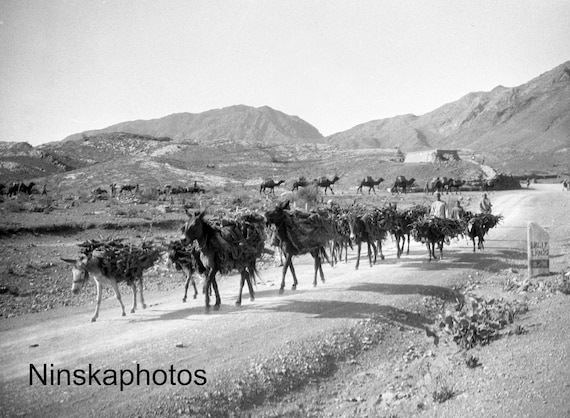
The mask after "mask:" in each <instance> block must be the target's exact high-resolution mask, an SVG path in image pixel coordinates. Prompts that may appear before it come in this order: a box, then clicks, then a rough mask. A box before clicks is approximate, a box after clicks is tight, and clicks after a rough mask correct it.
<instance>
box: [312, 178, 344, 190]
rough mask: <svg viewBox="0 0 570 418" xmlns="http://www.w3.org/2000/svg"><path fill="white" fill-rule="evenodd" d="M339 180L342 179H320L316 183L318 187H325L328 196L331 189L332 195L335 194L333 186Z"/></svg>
mask: <svg viewBox="0 0 570 418" xmlns="http://www.w3.org/2000/svg"><path fill="white" fill-rule="evenodd" d="M339 180H340V177H339V176H336V175H335V176H334V178H333V179H332V180H329V179H328V178H327V177H319V178H318V179H316V180H315V181H314V182H315V184H316V185H317V187H324V188H325V194H327V189H330V191H331V194H334V192H333V189H332V186H333V184H335V183H336V182H337V181H339Z"/></svg>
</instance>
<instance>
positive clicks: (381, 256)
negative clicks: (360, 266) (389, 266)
mask: <svg viewBox="0 0 570 418" xmlns="http://www.w3.org/2000/svg"><path fill="white" fill-rule="evenodd" d="M378 252H379V253H380V260H384V253H383V252H382V241H381V240H378ZM374 264H376V257H374Z"/></svg>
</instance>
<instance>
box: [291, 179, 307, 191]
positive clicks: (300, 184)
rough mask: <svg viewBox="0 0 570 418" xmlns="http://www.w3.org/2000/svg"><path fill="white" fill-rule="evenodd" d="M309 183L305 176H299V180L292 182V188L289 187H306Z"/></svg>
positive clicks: (295, 188)
mask: <svg viewBox="0 0 570 418" xmlns="http://www.w3.org/2000/svg"><path fill="white" fill-rule="evenodd" d="M309 184H311V183H309V182H308V181H307V179H306V178H305V177H299V180H295V181H294V182H293V189H291V191H292V192H294V191H296V190H299V187H307V186H308V185H309Z"/></svg>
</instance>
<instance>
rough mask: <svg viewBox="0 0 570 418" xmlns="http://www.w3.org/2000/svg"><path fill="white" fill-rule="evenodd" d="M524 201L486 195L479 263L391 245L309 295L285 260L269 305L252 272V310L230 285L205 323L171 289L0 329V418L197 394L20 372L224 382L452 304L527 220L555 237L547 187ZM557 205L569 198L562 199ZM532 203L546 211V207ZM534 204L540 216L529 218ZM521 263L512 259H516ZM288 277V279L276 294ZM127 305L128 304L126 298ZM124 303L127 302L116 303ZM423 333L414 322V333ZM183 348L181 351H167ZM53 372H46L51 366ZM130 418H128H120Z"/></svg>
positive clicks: (78, 412)
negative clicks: (236, 373) (332, 335)
mask: <svg viewBox="0 0 570 418" xmlns="http://www.w3.org/2000/svg"><path fill="white" fill-rule="evenodd" d="M540 186H541V187H537V188H534V189H531V190H529V191H526V190H520V191H512V192H497V193H493V194H492V195H491V199H492V200H493V204H494V208H495V211H496V212H497V213H502V214H503V215H504V216H505V219H504V221H503V223H502V225H501V226H500V227H498V228H497V229H496V230H492V231H491V233H490V235H489V238H488V240H487V247H486V252H485V253H476V254H473V253H472V251H471V246H470V244H467V243H466V242H465V240H461V241H458V242H454V243H452V245H451V246H450V247H446V248H445V249H444V260H442V261H439V262H433V263H428V262H427V261H426V260H427V251H426V249H425V247H424V246H423V245H420V244H418V243H414V244H412V251H411V254H410V255H409V256H405V257H403V258H402V259H400V260H397V259H396V257H395V254H394V250H393V249H392V246H389V248H390V249H389V250H388V251H386V253H385V254H386V260H385V261H383V262H381V263H380V265H376V266H373V267H369V266H368V265H367V264H366V262H365V261H364V260H361V267H360V269H359V270H358V271H355V269H354V254H352V257H351V258H352V260H349V263H348V264H342V263H341V264H339V265H337V266H336V267H335V268H331V267H330V266H325V276H326V278H327V283H325V284H321V283H319V285H318V287H317V288H312V286H311V281H312V274H313V272H312V260H311V259H310V258H309V257H302V258H300V259H298V260H297V261H296V267H297V274H298V277H299V279H300V285H299V287H298V290H297V291H295V292H293V291H291V290H286V292H285V294H284V295H281V296H280V295H278V292H277V288H278V282H279V280H280V275H281V273H280V269H279V268H270V269H268V270H265V271H263V272H262V277H263V280H264V281H265V283H266V285H265V286H263V285H260V286H259V287H258V289H257V295H256V296H257V299H256V300H255V302H254V303H250V302H248V301H247V300H245V301H244V304H243V306H242V307H241V308H236V307H234V306H233V301H234V300H235V296H236V295H237V283H238V278H237V276H230V277H228V278H226V279H224V280H223V281H222V284H221V290H222V308H221V310H220V311H218V312H212V313H210V314H205V313H204V308H203V301H202V299H201V298H200V299H198V300H195V301H190V302H189V303H187V304H183V303H182V302H181V298H182V289H180V291H179V292H176V293H172V294H160V293H155V294H149V295H147V297H146V299H147V303H149V304H150V306H149V308H148V309H146V310H144V311H139V312H137V313H136V314H128V315H127V316H126V317H120V316H119V308H118V307H117V302H116V301H115V300H113V299H110V300H106V301H105V302H104V304H103V307H102V310H101V312H100V315H99V320H98V322H96V323H91V322H89V319H90V317H91V314H92V310H93V305H90V306H86V307H81V308H65V309H61V310H59V311H55V312H51V313H45V314H37V315H30V316H27V317H26V318H24V319H19V318H14V319H10V320H6V321H3V322H2V323H0V364H1V365H2V367H1V368H0V385H1V393H0V403H1V404H2V405H5V409H4V410H3V411H2V412H0V414H2V415H5V416H9V415H11V414H12V413H13V412H15V411H18V412H22V411H23V412H26V413H28V414H31V415H34V416H38V415H41V416H54V417H55V416H78V417H87V416H107V415H113V414H119V411H121V412H120V414H122V415H125V416H126V415H137V411H138V412H140V411H144V410H145V408H146V406H148V405H153V403H154V402H155V401H156V400H157V399H159V398H160V397H164V396H173V394H175V393H176V392H178V391H180V392H182V391H183V392H185V393H188V392H189V391H196V392H197V391H201V390H203V389H202V388H200V387H196V386H193V385H192V386H189V387H184V388H181V387H180V386H170V385H164V386H158V387H157V386H155V387H150V388H149V387H146V386H131V387H128V388H125V390H124V391H123V392H120V391H119V388H116V387H108V388H105V387H99V386H85V385H84V386H71V387H68V386H65V385H64V386H57V385H55V386H54V385H47V386H42V385H40V384H39V383H38V382H37V381H36V382H35V384H34V385H32V386H31V385H30V382H29V380H30V364H34V365H35V366H36V367H37V368H39V367H42V366H43V365H44V364H45V365H47V366H46V367H47V368H48V369H50V368H51V367H53V368H55V369H62V368H65V369H69V370H76V369H80V370H86V369H87V367H88V366H89V365H92V367H93V368H101V369H113V370H117V371H118V370H121V369H128V368H133V367H134V364H139V365H140V367H142V368H145V369H148V370H156V369H162V370H168V368H169V367H171V366H173V367H174V368H176V369H177V370H180V369H182V368H185V369H190V370H195V369H204V370H206V372H207V376H208V377H209V378H214V377H219V376H223V375H224V370H226V369H227V368H228V367H231V366H234V365H237V364H240V363H243V362H244V361H245V360H246V359H248V358H250V357H251V356H256V355H261V354H264V353H271V352H272V351H273V350H274V349H276V348H278V347H281V346H283V345H285V344H286V343H287V342H289V341H295V340H300V339H303V338H306V337H308V336H310V335H313V334H315V333H318V332H321V331H323V330H325V329H332V328H336V327H340V326H344V325H347V324H351V323H353V322H354V320H356V319H359V318H362V317H365V316H366V315H367V314H370V313H373V312H374V313H381V314H382V315H386V316H387V317H392V316H397V314H398V312H399V311H398V306H399V305H402V304H403V303H404V302H405V301H406V300H409V299H410V298H414V297H417V296H418V295H420V296H434V295H438V296H440V297H443V298H445V297H446V296H447V297H451V296H452V295H451V294H450V292H449V289H447V288H446V287H444V286H443V284H444V283H445V282H446V279H447V278H448V277H450V276H452V275H455V276H456V275H458V274H462V272H466V271H472V269H479V268H485V267H486V266H488V265H494V263H496V264H497V265H496V267H497V268H500V265H501V264H500V262H499V261H498V259H497V256H498V255H501V257H505V256H509V251H510V252H513V254H512V256H513V257H515V256H516V255H515V254H514V253H515V252H519V255H520V251H521V250H522V249H524V248H525V243H524V236H525V232H524V227H525V225H526V222H527V221H528V220H535V221H537V222H539V223H541V224H543V225H544V226H546V227H547V228H550V230H551V232H552V235H553V237H555V238H556V239H560V237H556V229H555V228H552V226H553V225H555V222H554V221H555V219H556V218H555V214H554V213H555V211H554V209H555V205H560V204H561V202H560V197H559V195H560V192H559V188H558V187H557V188H556V190H555V189H554V187H551V186H548V185H540ZM564 198H565V199H566V201H564V202H567V200H568V198H570V193H568V194H567V196H566V195H564ZM543 201H549V202H553V204H552V205H550V207H549V206H548V205H547V206H544V204H543V203H540V202H543ZM537 204H540V205H541V207H542V210H541V211H540V212H538V211H536V210H535V208H536V207H537ZM519 258H520V257H519ZM290 284H291V278H290V276H288V278H287V289H289V288H290ZM129 296H130V295H129ZM125 300H127V301H128V304H127V306H129V304H130V297H125ZM425 325H427V324H422V323H418V324H417V326H418V327H422V326H425ZM177 345H178V346H180V345H182V347H177ZM52 364H53V366H51V365H52ZM126 411H131V414H126V413H125V412H126Z"/></svg>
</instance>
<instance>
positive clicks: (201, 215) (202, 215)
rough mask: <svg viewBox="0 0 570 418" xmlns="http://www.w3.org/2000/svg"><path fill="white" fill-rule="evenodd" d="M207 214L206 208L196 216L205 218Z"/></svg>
mask: <svg viewBox="0 0 570 418" xmlns="http://www.w3.org/2000/svg"><path fill="white" fill-rule="evenodd" d="M205 215H206V209H202V210H201V211H200V212H198V213H197V214H196V218H198V219H203V218H204V216H205Z"/></svg>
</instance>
